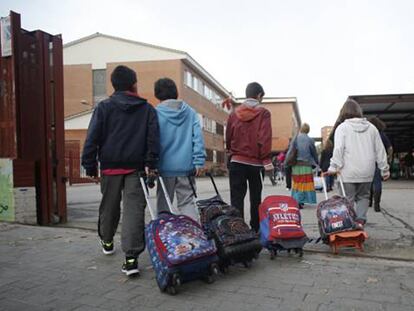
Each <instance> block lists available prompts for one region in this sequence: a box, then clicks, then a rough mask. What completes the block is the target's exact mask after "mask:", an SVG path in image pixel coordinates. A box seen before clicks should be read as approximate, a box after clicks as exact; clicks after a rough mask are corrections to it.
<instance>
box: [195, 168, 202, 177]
mask: <svg viewBox="0 0 414 311" xmlns="http://www.w3.org/2000/svg"><path fill="white" fill-rule="evenodd" d="M203 173H204V167H197V168H196V169H195V170H194V176H195V177H200V176H201V175H203Z"/></svg>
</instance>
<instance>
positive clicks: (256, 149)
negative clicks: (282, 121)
mask: <svg viewBox="0 0 414 311" xmlns="http://www.w3.org/2000/svg"><path fill="white" fill-rule="evenodd" d="M226 149H227V152H228V154H229V155H230V157H231V160H232V161H235V162H240V163H245V164H251V165H266V164H269V163H271V162H272V161H271V158H270V152H271V149H272V126H271V123H270V112H269V111H268V110H267V109H265V108H263V107H257V106H256V107H250V106H247V105H244V104H242V105H240V106H239V107H237V108H236V109H235V111H234V112H233V113H231V114H230V116H229V119H228V120H227V131H226Z"/></svg>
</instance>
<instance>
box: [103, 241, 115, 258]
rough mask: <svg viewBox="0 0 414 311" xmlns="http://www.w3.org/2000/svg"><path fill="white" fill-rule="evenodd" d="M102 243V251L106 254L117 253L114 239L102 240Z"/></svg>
mask: <svg viewBox="0 0 414 311" xmlns="http://www.w3.org/2000/svg"><path fill="white" fill-rule="evenodd" d="M101 245H102V252H103V253H104V254H105V255H112V254H113V253H115V248H114V241H111V242H105V241H102V240H101Z"/></svg>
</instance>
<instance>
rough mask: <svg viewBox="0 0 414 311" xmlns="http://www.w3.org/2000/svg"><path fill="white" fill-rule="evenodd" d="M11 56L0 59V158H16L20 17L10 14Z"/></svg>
mask: <svg viewBox="0 0 414 311" xmlns="http://www.w3.org/2000/svg"><path fill="white" fill-rule="evenodd" d="M10 20H11V37H12V41H11V45H12V56H8V57H0V158H16V157H17V134H16V101H17V99H18V95H17V94H16V93H17V92H16V87H17V86H16V85H15V81H16V79H17V78H18V73H16V72H15V70H16V67H17V66H16V62H15V53H16V51H18V48H19V34H20V15H19V14H16V13H13V12H10Z"/></svg>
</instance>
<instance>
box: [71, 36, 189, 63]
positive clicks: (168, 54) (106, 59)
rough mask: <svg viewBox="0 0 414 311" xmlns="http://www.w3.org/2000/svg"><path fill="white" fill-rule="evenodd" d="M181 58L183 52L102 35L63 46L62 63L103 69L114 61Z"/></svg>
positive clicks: (183, 56)
mask: <svg viewBox="0 0 414 311" xmlns="http://www.w3.org/2000/svg"><path fill="white" fill-rule="evenodd" d="M182 58H185V55H184V54H180V53H175V52H172V51H167V50H163V49H160V48H156V47H150V46H145V45H139V44H135V43H132V42H127V41H123V40H117V39H112V38H108V37H102V36H98V37H94V38H91V39H89V40H86V41H83V42H80V43H78V44H74V45H70V46H67V47H64V48H63V64H64V65H78V64H92V69H105V68H106V64H107V63H114V62H129V61H130V62H137V61H150V60H169V59H182Z"/></svg>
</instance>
